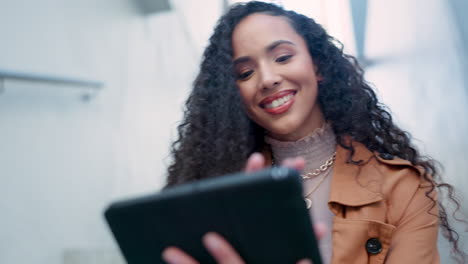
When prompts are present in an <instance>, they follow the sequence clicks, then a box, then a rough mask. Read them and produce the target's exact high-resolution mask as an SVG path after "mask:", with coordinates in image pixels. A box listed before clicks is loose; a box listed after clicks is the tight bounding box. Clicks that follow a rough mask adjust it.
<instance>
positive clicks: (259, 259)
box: [105, 167, 321, 264]
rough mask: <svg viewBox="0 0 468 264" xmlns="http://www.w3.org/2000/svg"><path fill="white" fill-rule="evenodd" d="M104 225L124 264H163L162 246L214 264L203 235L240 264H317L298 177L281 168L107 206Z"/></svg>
mask: <svg viewBox="0 0 468 264" xmlns="http://www.w3.org/2000/svg"><path fill="white" fill-rule="evenodd" d="M105 218H106V220H107V222H108V224H109V226H110V229H111V231H112V233H113V234H114V237H115V239H116V241H117V243H118V244H119V247H120V249H121V251H122V253H123V255H124V257H125V259H126V260H127V262H128V263H129V264H146V263H147V264H150V263H151V264H156V263H165V262H164V261H163V260H162V259H161V253H162V251H163V250H164V249H165V248H166V247H168V246H177V247H179V248H181V249H182V250H184V251H185V252H187V253H188V254H190V255H191V256H193V257H194V258H195V259H196V260H198V261H199V262H200V263H216V262H215V261H214V259H213V258H212V257H211V255H210V254H209V253H208V251H207V250H206V249H205V248H204V246H203V244H202V236H203V235H204V234H206V233H207V232H209V231H214V232H217V233H219V234H221V235H222V236H223V237H225V238H226V239H227V240H228V241H229V242H230V243H231V244H232V246H233V247H234V248H235V249H236V250H237V252H238V253H239V254H240V256H241V257H242V258H243V259H244V261H245V262H246V263H291V264H292V263H296V262H297V261H299V260H300V259H303V258H308V259H311V260H312V261H313V263H314V264H320V263H321V259H320V253H319V250H318V246H317V241H316V239H315V235H314V233H313V228H312V223H311V219H310V215H309V212H308V210H307V209H306V205H305V202H304V199H303V197H302V185H301V178H300V176H299V174H298V173H297V171H295V170H292V169H287V168H283V167H274V168H271V169H266V170H262V171H259V172H255V173H248V174H247V173H237V174H231V175H226V176H221V177H216V178H210V179H203V180H199V181H196V182H193V183H189V184H184V185H179V186H176V187H172V188H169V189H166V190H163V191H161V192H159V193H156V194H153V195H147V196H144V197H140V198H135V199H130V200H124V201H119V202H115V203H113V204H111V205H110V206H109V207H108V208H107V209H106V210H105Z"/></svg>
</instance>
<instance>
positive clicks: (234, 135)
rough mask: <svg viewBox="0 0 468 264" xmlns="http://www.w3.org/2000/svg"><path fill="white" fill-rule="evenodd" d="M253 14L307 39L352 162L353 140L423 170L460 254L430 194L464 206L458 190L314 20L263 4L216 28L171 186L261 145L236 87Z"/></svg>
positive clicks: (219, 168) (243, 7)
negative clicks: (240, 27) (236, 51)
mask: <svg viewBox="0 0 468 264" xmlns="http://www.w3.org/2000/svg"><path fill="white" fill-rule="evenodd" d="M253 13H264V14H269V15H272V16H282V17H285V18H286V19H287V20H288V22H289V23H290V24H291V26H292V27H293V28H294V29H295V31H296V32H297V33H298V34H299V35H300V36H302V37H303V38H304V40H305V42H306V43H307V46H308V50H309V53H310V55H311V56H312V58H313V60H314V63H315V66H316V67H317V69H318V72H317V74H319V75H320V76H321V77H322V78H323V80H322V81H320V82H319V85H318V87H319V88H318V89H319V91H318V100H319V104H320V107H321V109H322V112H323V114H324V117H325V120H327V121H328V122H329V123H330V124H331V126H332V128H333V131H334V133H335V135H336V140H337V143H338V144H339V145H340V146H342V147H344V148H346V149H347V150H349V157H348V161H347V162H349V163H354V164H356V165H359V164H360V162H359V161H354V160H353V155H354V148H353V146H352V145H351V144H349V140H347V139H349V138H352V139H353V140H355V141H358V142H360V143H362V144H364V145H365V146H366V147H367V148H368V149H369V150H371V151H376V152H379V153H386V154H390V155H394V156H398V157H400V158H402V159H406V160H408V161H410V162H411V163H413V164H414V165H415V166H419V167H421V168H423V169H424V170H423V171H424V173H423V175H422V177H423V178H424V179H425V180H427V181H428V182H430V183H431V184H432V188H431V190H430V191H428V192H427V193H426V196H427V197H428V198H429V199H431V200H433V202H434V206H438V207H439V218H440V225H441V227H442V228H443V229H444V231H445V232H444V235H445V237H446V238H447V239H448V240H449V241H450V242H451V243H452V245H453V249H454V252H455V253H456V255H460V256H462V257H463V255H464V253H463V251H461V250H460V249H459V246H458V240H459V235H458V233H457V232H456V231H455V230H453V228H452V226H451V224H450V223H449V217H448V212H447V210H446V208H445V207H444V206H443V204H441V202H440V201H436V200H434V199H433V198H431V197H432V195H431V193H432V192H433V191H434V190H435V189H436V188H439V189H440V188H444V189H446V190H447V191H448V197H449V198H450V200H451V201H453V202H454V204H455V205H456V208H457V210H458V208H459V202H458V201H457V200H456V199H455V198H454V195H453V187H452V186H451V185H449V184H446V183H443V182H441V181H440V172H439V168H438V165H437V162H436V161H435V160H433V159H431V158H429V157H425V156H422V155H421V154H420V153H419V151H418V150H417V149H416V147H415V146H413V145H412V143H411V136H410V134H409V133H408V132H405V131H403V130H401V129H400V128H398V126H396V125H395V124H394V122H393V120H392V116H391V115H390V113H389V112H388V111H387V108H386V107H385V106H384V105H382V104H381V103H380V102H379V101H378V99H377V96H376V94H375V92H374V91H373V90H372V88H371V87H370V86H369V85H368V84H367V83H366V81H365V80H364V78H363V70H362V68H361V67H360V66H359V65H358V63H357V60H356V59H355V58H354V57H352V56H349V55H346V54H344V53H343V51H342V47H341V45H340V46H339V45H337V43H339V42H337V41H336V40H335V39H334V38H332V37H331V36H329V35H328V34H327V33H326V32H325V30H324V29H323V28H322V26H320V25H319V24H317V23H316V22H315V21H314V20H313V19H311V18H308V17H306V16H303V15H301V14H297V13H295V12H293V11H287V10H284V9H283V8H281V7H279V6H277V5H274V4H268V3H263V2H256V1H254V2H248V3H242V4H237V5H234V6H232V7H231V8H230V10H229V11H228V12H227V13H226V14H225V15H223V16H222V17H221V18H220V20H219V21H218V23H217V26H216V27H215V30H214V34H213V35H212V36H211V38H210V42H209V45H208V47H207V48H206V49H205V52H204V54H203V60H202V63H201V66H200V73H199V74H198V76H197V78H196V80H195V82H194V84H193V90H192V92H191V94H190V96H189V98H188V100H187V102H186V108H185V111H184V119H183V121H182V123H181V124H180V125H179V126H178V133H179V138H178V140H176V141H175V142H174V143H173V145H172V154H173V163H172V164H171V165H170V166H169V169H168V178H167V185H166V187H169V186H172V185H177V184H181V183H185V182H190V181H194V180H198V179H202V178H208V177H215V176H218V175H222V174H226V173H230V172H236V171H239V170H241V169H242V168H243V167H244V166H245V162H246V160H247V158H248V157H249V156H250V155H251V154H252V153H253V152H257V151H261V150H262V149H263V148H264V146H265V144H266V143H265V142H264V135H265V131H264V129H263V128H262V127H260V126H259V125H257V124H256V123H254V122H253V121H252V120H251V119H250V118H249V117H248V116H247V113H246V110H245V109H244V105H243V102H242V99H241V96H240V93H239V89H238V88H237V85H236V77H235V75H234V67H233V57H232V56H233V50H232V43H231V35H232V32H233V30H234V28H235V27H236V25H237V24H238V23H239V22H240V21H241V20H242V19H244V18H245V17H247V16H249V15H251V14H253Z"/></svg>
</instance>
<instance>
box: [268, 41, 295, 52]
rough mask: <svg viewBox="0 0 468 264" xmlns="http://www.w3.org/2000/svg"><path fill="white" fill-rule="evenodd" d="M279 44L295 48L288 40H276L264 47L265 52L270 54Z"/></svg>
mask: <svg viewBox="0 0 468 264" xmlns="http://www.w3.org/2000/svg"><path fill="white" fill-rule="evenodd" d="M281 44H288V45H292V46H295V45H294V43H292V42H291V41H289V40H277V41H275V42H273V43H271V44H270V45H268V47H266V51H267V52H271V51H272V50H274V49H275V48H276V47H278V46H279V45H281Z"/></svg>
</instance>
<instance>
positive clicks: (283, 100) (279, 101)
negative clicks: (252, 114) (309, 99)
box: [263, 94, 294, 109]
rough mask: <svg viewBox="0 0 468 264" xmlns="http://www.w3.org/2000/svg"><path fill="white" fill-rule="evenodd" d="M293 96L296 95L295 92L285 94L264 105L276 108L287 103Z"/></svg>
mask: <svg viewBox="0 0 468 264" xmlns="http://www.w3.org/2000/svg"><path fill="white" fill-rule="evenodd" d="M293 97H294V94H288V95H285V96H283V97H280V98H278V99H275V100H274V101H272V102H271V103H269V104H265V105H264V106H263V107H264V108H266V109H272V108H276V107H279V106H282V105H284V104H286V103H287V102H289V101H290V100H291V99H292V98H293Z"/></svg>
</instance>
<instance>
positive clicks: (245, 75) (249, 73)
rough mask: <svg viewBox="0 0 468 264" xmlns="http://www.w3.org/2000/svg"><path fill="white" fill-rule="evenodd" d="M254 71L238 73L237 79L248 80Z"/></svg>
mask: <svg viewBox="0 0 468 264" xmlns="http://www.w3.org/2000/svg"><path fill="white" fill-rule="evenodd" d="M252 73H253V71H252V70H250V71H245V72H242V73H240V74H238V75H237V79H238V80H246V79H247V78H249V77H250V75H252Z"/></svg>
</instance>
